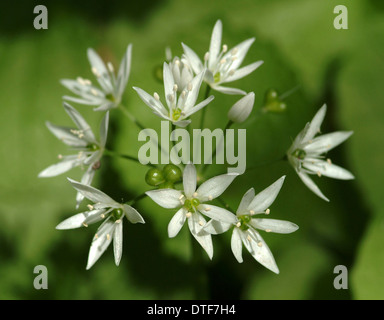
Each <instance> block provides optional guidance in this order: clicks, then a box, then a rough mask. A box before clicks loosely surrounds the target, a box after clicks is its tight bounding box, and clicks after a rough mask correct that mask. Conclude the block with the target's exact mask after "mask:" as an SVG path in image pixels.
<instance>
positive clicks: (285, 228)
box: [250, 219, 299, 234]
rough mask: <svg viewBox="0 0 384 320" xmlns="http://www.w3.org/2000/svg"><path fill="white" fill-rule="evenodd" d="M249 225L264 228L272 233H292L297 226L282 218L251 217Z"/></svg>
mask: <svg viewBox="0 0 384 320" xmlns="http://www.w3.org/2000/svg"><path fill="white" fill-rule="evenodd" d="M250 225H251V226H252V227H254V228H257V229H260V230H264V231H267V232H274V233H283V234H286V233H292V232H295V231H296V230H297V229H299V227H298V226H297V225H296V224H294V223H292V222H290V221H284V220H276V219H252V220H251V221H250Z"/></svg>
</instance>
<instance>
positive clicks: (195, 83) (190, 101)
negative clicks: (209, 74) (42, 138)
mask: <svg viewBox="0 0 384 320" xmlns="http://www.w3.org/2000/svg"><path fill="white" fill-rule="evenodd" d="M204 73H205V71H202V72H200V73H199V74H198V75H197V76H196V77H194V78H193V80H192V81H191V86H192V91H190V92H189V93H188V95H187V98H186V99H185V103H184V106H182V107H183V108H182V110H183V111H184V112H188V111H189V110H190V109H191V108H192V107H193V106H194V105H195V103H196V100H197V97H198V95H199V91H200V87H201V83H202V82H203V79H204ZM180 101H181V100H179V102H180Z"/></svg>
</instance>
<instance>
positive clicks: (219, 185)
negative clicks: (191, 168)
mask: <svg viewBox="0 0 384 320" xmlns="http://www.w3.org/2000/svg"><path fill="white" fill-rule="evenodd" d="M237 176H238V174H237V173H228V174H222V175H219V176H216V177H213V178H211V179H209V180H207V181H205V182H203V183H202V184H201V186H200V187H199V188H198V189H197V190H196V192H197V198H198V199H199V200H200V201H201V202H204V201H208V200H212V199H215V198H217V197H219V196H220V195H221V194H222V193H223V192H224V191H225V190H226V189H227V188H228V186H229V185H230V184H231V183H232V181H233V180H234V179H235V178H236V177H237Z"/></svg>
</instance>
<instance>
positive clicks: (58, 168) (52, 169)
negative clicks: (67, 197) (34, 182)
mask: <svg viewBox="0 0 384 320" xmlns="http://www.w3.org/2000/svg"><path fill="white" fill-rule="evenodd" d="M78 165H80V162H79V161H78V160H77V157H75V158H74V159H72V158H67V159H64V160H63V161H60V162H59V163H56V164H53V165H51V166H49V167H48V168H46V169H44V170H43V171H41V172H40V173H39V175H38V177H39V178H50V177H56V176H58V175H60V174H62V173H64V172H67V171H69V170H71V169H72V168H74V167H76V166H78Z"/></svg>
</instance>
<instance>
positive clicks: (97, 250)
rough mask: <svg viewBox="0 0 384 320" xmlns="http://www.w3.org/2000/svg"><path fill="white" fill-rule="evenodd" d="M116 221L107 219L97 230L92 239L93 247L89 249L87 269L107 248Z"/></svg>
mask: <svg viewBox="0 0 384 320" xmlns="http://www.w3.org/2000/svg"><path fill="white" fill-rule="evenodd" d="M115 227H116V226H115V223H114V222H113V221H111V220H108V221H106V222H105V223H104V224H102V225H101V226H100V228H99V229H98V230H97V232H96V235H95V237H94V239H93V241H92V244H91V248H90V249H89V254H88V262H87V267H86V269H87V270H89V269H90V268H91V267H92V266H93V265H94V264H95V263H96V261H97V260H99V258H100V257H101V255H102V254H103V253H104V252H105V250H107V248H108V246H109V245H110V243H111V241H112V238H113V237H112V235H114V228H115Z"/></svg>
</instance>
